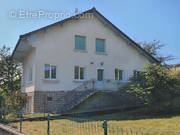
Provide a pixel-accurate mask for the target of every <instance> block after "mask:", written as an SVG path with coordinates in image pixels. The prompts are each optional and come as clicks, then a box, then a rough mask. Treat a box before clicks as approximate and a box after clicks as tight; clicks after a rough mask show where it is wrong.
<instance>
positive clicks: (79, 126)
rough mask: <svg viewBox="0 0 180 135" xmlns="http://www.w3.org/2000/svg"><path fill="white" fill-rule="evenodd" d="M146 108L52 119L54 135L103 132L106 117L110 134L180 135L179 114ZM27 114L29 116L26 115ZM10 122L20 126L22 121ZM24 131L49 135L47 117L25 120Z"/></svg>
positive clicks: (33, 134) (98, 134) (32, 134)
mask: <svg viewBox="0 0 180 135" xmlns="http://www.w3.org/2000/svg"><path fill="white" fill-rule="evenodd" d="M142 111H143V109H139V110H135V111H131V112H126V113H114V114H108V115H101V116H96V117H94V116H93V117H87V118H84V119H72V118H64V119H63V118H62V119H56V120H51V121H50V133H51V135H103V128H102V124H103V120H107V121H108V135H122V134H123V135H147V134H149V135H180V115H163V116H162V115H159V116H152V115H151V116H150V115H143V114H142V113H139V112H142ZM26 117H27V116H26ZM9 125H10V126H13V127H16V128H19V123H11V124H9ZM23 132H25V133H29V134H31V135H46V133H47V121H32V122H31V121H24V122H23Z"/></svg>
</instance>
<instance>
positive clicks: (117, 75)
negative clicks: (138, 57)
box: [115, 68, 124, 81]
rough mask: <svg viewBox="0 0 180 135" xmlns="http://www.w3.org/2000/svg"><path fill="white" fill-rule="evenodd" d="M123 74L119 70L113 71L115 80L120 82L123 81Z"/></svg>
mask: <svg viewBox="0 0 180 135" xmlns="http://www.w3.org/2000/svg"><path fill="white" fill-rule="evenodd" d="M123 74H124V71H123V70H120V69H118V68H116V69H115V80H120V81H122V80H123V77H124V76H123Z"/></svg>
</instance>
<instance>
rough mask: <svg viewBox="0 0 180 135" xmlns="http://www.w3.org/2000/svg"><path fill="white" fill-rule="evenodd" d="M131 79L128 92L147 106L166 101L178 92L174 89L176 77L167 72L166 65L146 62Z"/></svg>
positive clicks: (176, 82) (176, 81)
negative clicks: (140, 70)
mask: <svg viewBox="0 0 180 135" xmlns="http://www.w3.org/2000/svg"><path fill="white" fill-rule="evenodd" d="M131 81H132V84H131V87H130V89H129V91H128V92H130V93H132V94H134V95H135V96H136V97H137V98H139V99H140V100H142V101H143V102H144V104H147V105H149V106H156V105H158V104H160V103H165V102H166V103H167V101H170V100H172V99H173V98H174V97H175V96H177V95H178V94H179V90H178V89H176V86H177V84H178V79H177V78H176V77H175V76H172V75H170V74H169V69H168V68H167V67H166V66H162V65H157V64H147V65H146V66H145V67H144V68H143V70H142V72H140V73H139V74H136V75H135V76H133V77H132V78H131ZM168 105H170V102H169V104H168Z"/></svg>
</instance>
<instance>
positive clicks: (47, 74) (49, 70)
mask: <svg viewBox="0 0 180 135" xmlns="http://www.w3.org/2000/svg"><path fill="white" fill-rule="evenodd" d="M44 78H45V79H56V66H53V65H50V64H45V68H44Z"/></svg>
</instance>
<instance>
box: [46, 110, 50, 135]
mask: <svg viewBox="0 0 180 135" xmlns="http://www.w3.org/2000/svg"><path fill="white" fill-rule="evenodd" d="M47 135H50V120H49V112H48V116H47Z"/></svg>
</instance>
